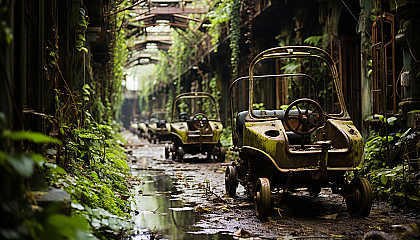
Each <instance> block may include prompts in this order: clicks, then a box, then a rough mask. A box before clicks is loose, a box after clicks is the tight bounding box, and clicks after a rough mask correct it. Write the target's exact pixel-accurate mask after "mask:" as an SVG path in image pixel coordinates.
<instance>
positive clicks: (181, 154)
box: [176, 147, 184, 162]
mask: <svg viewBox="0 0 420 240" xmlns="http://www.w3.org/2000/svg"><path fill="white" fill-rule="evenodd" d="M176 155H177V158H178V162H182V161H183V160H184V149H183V148H182V147H178V149H177V150H176Z"/></svg>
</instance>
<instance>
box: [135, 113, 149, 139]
mask: <svg viewBox="0 0 420 240" xmlns="http://www.w3.org/2000/svg"><path fill="white" fill-rule="evenodd" d="M148 124H149V113H142V114H140V122H139V124H138V131H139V137H142V138H146V137H147V136H148V134H147V132H148V131H149V129H148V128H147V125H148Z"/></svg>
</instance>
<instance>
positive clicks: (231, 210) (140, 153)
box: [124, 133, 420, 239]
mask: <svg viewBox="0 0 420 240" xmlns="http://www.w3.org/2000/svg"><path fill="white" fill-rule="evenodd" d="M124 136H125V138H126V139H127V140H128V144H127V145H126V149H127V153H128V156H129V164H130V167H131V172H132V174H133V177H132V179H131V184H132V191H133V197H132V201H131V202H132V213H131V214H132V216H133V219H134V221H135V225H136V228H135V230H134V232H133V233H132V239H238V238H242V237H252V238H253V239H315V238H316V239H339V238H343V239H420V235H419V231H418V227H420V216H419V215H418V214H415V213H412V212H410V211H408V210H404V209H399V208H395V207H391V206H387V204H385V203H384V202H380V201H375V202H374V205H373V207H372V211H371V214H370V215H369V217H366V218H351V217H350V216H349V214H348V213H347V211H346V205H345V202H344V201H343V198H342V197H341V196H339V195H337V194H332V193H331V191H330V190H329V189H322V191H321V193H320V195H319V196H318V197H311V196H309V194H308V193H307V192H305V191H297V192H293V193H291V194H290V195H289V196H286V197H285V198H284V199H283V202H282V203H281V205H280V206H277V207H275V208H274V209H272V211H271V214H270V217H269V219H268V221H260V220H258V219H257V218H256V216H255V214H254V208H253V204H252V203H251V202H249V201H248V200H247V196H246V194H245V190H244V188H243V187H241V186H239V188H238V190H237V195H236V197H235V198H227V196H226V194H225V190H224V189H225V186H224V174H225V171H224V170H225V168H226V166H227V165H229V164H230V163H229V162H228V160H227V162H225V163H214V162H210V161H208V160H207V159H206V156H204V155H198V156H197V155H196V156H192V155H186V156H185V163H178V162H175V161H172V160H170V159H169V160H167V159H165V156H164V145H163V144H151V143H149V142H148V141H147V140H145V139H139V138H138V137H137V136H136V135H134V134H131V133H125V134H124Z"/></svg>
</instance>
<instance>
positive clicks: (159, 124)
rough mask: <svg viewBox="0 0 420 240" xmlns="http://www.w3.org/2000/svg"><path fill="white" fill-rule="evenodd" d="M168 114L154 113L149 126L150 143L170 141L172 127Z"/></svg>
mask: <svg viewBox="0 0 420 240" xmlns="http://www.w3.org/2000/svg"><path fill="white" fill-rule="evenodd" d="M167 117H168V113H167V112H166V111H161V110H160V111H158V110H156V111H153V112H152V113H151V114H150V117H149V123H148V124H147V131H148V133H147V137H148V139H149V142H153V143H156V142H159V143H160V142H162V141H169V140H170V125H169V122H168V121H167Z"/></svg>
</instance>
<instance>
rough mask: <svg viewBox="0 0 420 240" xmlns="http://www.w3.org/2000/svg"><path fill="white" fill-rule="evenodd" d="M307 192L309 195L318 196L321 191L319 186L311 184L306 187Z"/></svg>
mask: <svg viewBox="0 0 420 240" xmlns="http://www.w3.org/2000/svg"><path fill="white" fill-rule="evenodd" d="M308 192H309V195H311V196H312V197H318V195H319V193H320V192H321V187H320V186H313V187H310V188H308Z"/></svg>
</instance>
